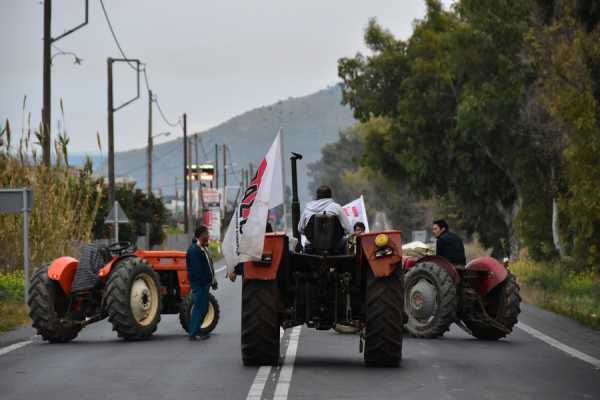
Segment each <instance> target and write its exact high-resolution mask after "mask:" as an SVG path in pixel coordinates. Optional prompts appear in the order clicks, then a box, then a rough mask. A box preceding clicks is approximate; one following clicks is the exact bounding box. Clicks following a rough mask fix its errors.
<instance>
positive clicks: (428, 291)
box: [404, 261, 458, 338]
mask: <svg viewBox="0 0 600 400" xmlns="http://www.w3.org/2000/svg"><path fill="white" fill-rule="evenodd" d="M404 287H405V298H404V306H405V311H406V315H407V316H408V322H407V323H406V329H407V330H408V331H409V332H410V334H411V335H413V336H416V337H422V338H436V337H439V336H442V335H444V333H445V332H446V331H448V330H449V329H450V325H452V323H453V322H454V320H455V319H456V311H457V302H458V299H457V293H456V285H455V284H454V281H453V279H452V276H451V275H450V273H449V272H448V271H447V270H446V269H445V268H444V267H442V266H440V265H438V264H436V263H434V262H429V261H426V262H422V263H418V264H417V265H415V266H414V267H412V268H411V269H409V270H408V272H406V275H405V279H404Z"/></svg>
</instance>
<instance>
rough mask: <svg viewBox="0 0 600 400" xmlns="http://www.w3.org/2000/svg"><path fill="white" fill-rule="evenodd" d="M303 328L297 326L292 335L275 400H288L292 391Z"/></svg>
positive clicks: (276, 387)
mask: <svg viewBox="0 0 600 400" xmlns="http://www.w3.org/2000/svg"><path fill="white" fill-rule="evenodd" d="M301 329H302V326H297V327H295V328H294V329H293V330H292V333H291V334H290V341H289V343H288V348H287V351H286V353H285V359H284V361H283V367H281V371H280V372H279V379H278V380H277V386H275V395H274V396H273V400H287V397H288V392H289V391H290V383H292V374H293V372H294V362H295V361H296V352H297V351H298V341H299V339H300V330H301Z"/></svg>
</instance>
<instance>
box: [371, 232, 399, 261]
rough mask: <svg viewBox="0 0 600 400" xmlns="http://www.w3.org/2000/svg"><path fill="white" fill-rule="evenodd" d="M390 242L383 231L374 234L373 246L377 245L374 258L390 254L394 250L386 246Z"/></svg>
mask: <svg viewBox="0 0 600 400" xmlns="http://www.w3.org/2000/svg"><path fill="white" fill-rule="evenodd" d="M389 244H390V237H389V236H388V235H386V234H385V233H380V234H379V235H377V236H375V246H377V251H375V258H380V257H385V256H389V255H392V254H393V253H394V252H393V251H392V249H391V248H390V247H389V246H388V245H389Z"/></svg>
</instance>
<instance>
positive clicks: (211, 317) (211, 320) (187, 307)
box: [179, 291, 221, 335]
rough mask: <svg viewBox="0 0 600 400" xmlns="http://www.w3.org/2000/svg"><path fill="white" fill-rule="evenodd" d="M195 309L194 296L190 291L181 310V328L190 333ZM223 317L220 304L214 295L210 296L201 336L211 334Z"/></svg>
mask: <svg viewBox="0 0 600 400" xmlns="http://www.w3.org/2000/svg"><path fill="white" fill-rule="evenodd" d="M193 309H194V296H193V295H192V292H191V291H190V294H188V295H187V296H185V298H184V299H183V300H182V301H181V306H180V309H179V322H180V323H181V327H182V328H183V330H184V331H186V332H187V331H188V326H190V321H191V320H192V311H193ZM220 316H221V309H220V308H219V302H218V301H217V299H216V298H215V296H213V295H212V293H209V294H208V311H207V312H206V316H205V317H204V321H202V325H201V326H200V332H199V333H200V334H201V335H202V334H206V333H211V332H212V331H213V330H214V329H215V327H216V326H217V323H218V322H219V317H220Z"/></svg>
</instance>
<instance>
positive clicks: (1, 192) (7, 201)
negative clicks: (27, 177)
mask: <svg viewBox="0 0 600 400" xmlns="http://www.w3.org/2000/svg"><path fill="white" fill-rule="evenodd" d="M23 193H25V194H26V195H27V199H26V200H27V210H24V208H23V207H25V205H24V204H25V203H24V202H23V201H24V199H23ZM32 207H33V192H32V191H31V189H28V188H18V189H0V212H2V213H9V214H19V213H22V212H23V211H27V212H30V211H31V208H32Z"/></svg>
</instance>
